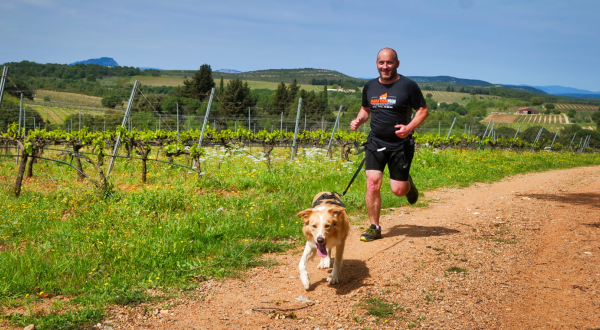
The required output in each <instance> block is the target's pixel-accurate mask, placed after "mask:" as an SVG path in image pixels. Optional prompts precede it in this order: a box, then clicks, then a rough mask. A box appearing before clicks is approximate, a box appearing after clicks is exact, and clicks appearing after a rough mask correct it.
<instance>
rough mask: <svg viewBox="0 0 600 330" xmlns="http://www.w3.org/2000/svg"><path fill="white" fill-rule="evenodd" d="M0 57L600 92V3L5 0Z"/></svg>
mask: <svg viewBox="0 0 600 330" xmlns="http://www.w3.org/2000/svg"><path fill="white" fill-rule="evenodd" d="M0 12H1V13H2V20H0V45H1V48H0V49H1V52H0V62H2V63H3V62H10V61H21V60H29V61H35V62H39V63H72V62H75V61H80V60H86V59H89V58H98V57H102V56H106V57H112V58H114V59H115V60H116V61H117V62H118V63H119V64H120V65H127V66H138V67H156V68H162V69H197V68H198V67H199V66H200V65H201V64H204V63H208V64H210V65H211V67H212V68H213V70H215V69H223V68H227V69H236V70H240V71H251V70H260V69H279V68H323V69H331V70H337V71H340V72H342V73H345V74H348V75H351V76H354V77H375V76H376V75H377V71H376V68H375V58H376V53H377V51H378V50H379V49H381V48H383V47H392V48H395V49H396V50H397V51H398V53H399V57H400V61H401V64H400V69H399V71H400V73H402V74H404V75H409V76H438V75H449V76H455V77H459V78H470V79H481V80H485V81H489V82H492V83H502V84H528V85H562V86H569V87H575V88H581V89H586V90H591V91H600V79H599V77H600V42H599V41H600V20H599V19H598V13H600V1H597V0H587V1H581V0H572V1H564V0H560V1H559V0H527V1H523V0H496V1H490V0H394V1H388V0H380V1H364V0H356V1H355V0H320V1H316V0H304V1H298V2H292V1H281V0H279V1H275V0H273V1H268V0H267V1H265V0H256V1H242V0H217V1H187V0H179V1H154V0H145V1H127V0H122V1H112V0H106V1H61V0H1V1H0Z"/></svg>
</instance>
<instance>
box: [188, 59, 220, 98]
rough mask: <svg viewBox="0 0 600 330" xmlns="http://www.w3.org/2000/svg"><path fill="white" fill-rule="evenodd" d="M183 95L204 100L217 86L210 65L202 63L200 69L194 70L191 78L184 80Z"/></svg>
mask: <svg viewBox="0 0 600 330" xmlns="http://www.w3.org/2000/svg"><path fill="white" fill-rule="evenodd" d="M183 84H184V87H183V96H185V97H189V98H193V99H198V100H203V99H204V98H205V97H206V96H207V95H208V94H209V93H210V91H211V89H212V88H214V87H215V81H214V80H213V77H212V70H211V68H210V65H208V64H202V65H201V66H200V69H199V70H198V71H196V72H194V76H193V77H192V79H191V80H189V79H186V80H184V81H183Z"/></svg>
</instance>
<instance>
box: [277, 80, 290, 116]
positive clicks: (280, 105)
mask: <svg viewBox="0 0 600 330" xmlns="http://www.w3.org/2000/svg"><path fill="white" fill-rule="evenodd" d="M288 99H289V98H288V89H287V88H286V86H285V83H284V82H283V81H282V82H281V83H280V84H279V86H277V90H275V96H274V98H273V106H274V107H275V110H277V111H279V110H281V109H285V108H286V107H287V105H288V104H289V101H288Z"/></svg>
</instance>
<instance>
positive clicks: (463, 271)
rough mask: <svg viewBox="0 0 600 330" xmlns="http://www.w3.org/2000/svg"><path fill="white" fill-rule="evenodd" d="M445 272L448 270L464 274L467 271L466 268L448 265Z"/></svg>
mask: <svg viewBox="0 0 600 330" xmlns="http://www.w3.org/2000/svg"><path fill="white" fill-rule="evenodd" d="M446 272H448V273H457V274H459V273H463V274H466V273H467V270H466V269H464V268H460V267H456V266H452V267H450V268H448V269H446Z"/></svg>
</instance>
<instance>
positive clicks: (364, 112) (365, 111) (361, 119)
mask: <svg viewBox="0 0 600 330" xmlns="http://www.w3.org/2000/svg"><path fill="white" fill-rule="evenodd" d="M370 115H371V109H369V108H368V107H361V108H360V111H359V112H358V115H357V116H356V119H354V120H353V121H351V122H350V129H352V130H353V131H356V130H357V129H358V128H359V127H360V125H362V124H364V123H366V122H367V120H369V116H370Z"/></svg>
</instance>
